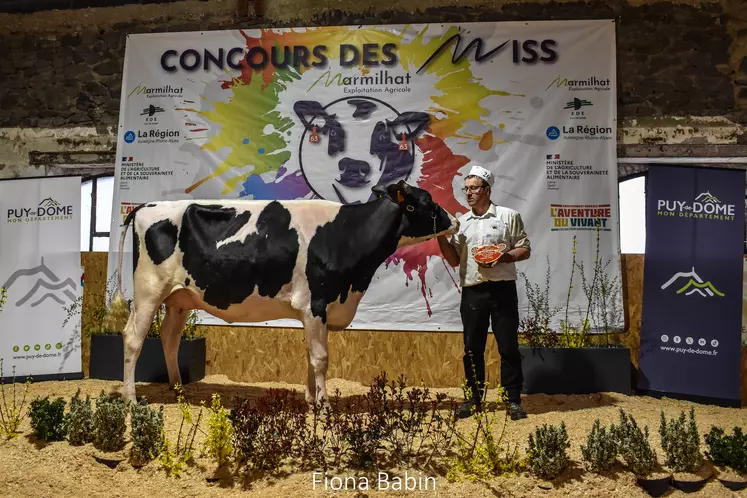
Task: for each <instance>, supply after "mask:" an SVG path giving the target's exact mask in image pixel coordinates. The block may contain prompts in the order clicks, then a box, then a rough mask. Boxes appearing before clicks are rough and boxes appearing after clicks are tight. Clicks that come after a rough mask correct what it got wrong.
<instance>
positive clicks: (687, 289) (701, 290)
mask: <svg viewBox="0 0 747 498" xmlns="http://www.w3.org/2000/svg"><path fill="white" fill-rule="evenodd" d="M701 195H703V194H701ZM709 195H710V194H709ZM682 278H687V279H688V280H687V282H685V284H684V285H682V287H680V288H679V289H677V294H682V293H684V294H685V295H686V296H689V295H691V294H700V295H701V296H702V297H713V296H719V297H724V296H725V295H726V294H724V293H723V292H720V291H719V290H718V289H716V287H714V285H713V284H712V283H711V282H710V281H708V282H704V281H703V279H702V278H700V276H699V275H698V274H697V273H695V267H693V269H692V271H690V272H678V273H675V274H674V275H673V276H672V278H670V279H669V280H667V282H666V283H665V284H664V285H662V286H661V288H662V290H664V289H666V288H667V287H669V286H670V285H672V284H674V283H675V282H676V281H677V280H680V279H682ZM681 282H682V281H681V280H680V283H681ZM677 285H679V284H677Z"/></svg>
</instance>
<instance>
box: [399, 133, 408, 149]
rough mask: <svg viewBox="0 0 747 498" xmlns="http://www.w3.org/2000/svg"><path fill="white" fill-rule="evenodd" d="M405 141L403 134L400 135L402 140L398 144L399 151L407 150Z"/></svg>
mask: <svg viewBox="0 0 747 498" xmlns="http://www.w3.org/2000/svg"><path fill="white" fill-rule="evenodd" d="M407 148H408V147H407V140H405V134H404V133H403V134H402V140H400V142H399V150H407Z"/></svg>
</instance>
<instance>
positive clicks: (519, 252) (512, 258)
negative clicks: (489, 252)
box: [477, 247, 529, 268]
mask: <svg viewBox="0 0 747 498" xmlns="http://www.w3.org/2000/svg"><path fill="white" fill-rule="evenodd" d="M528 257H529V250H528V249H525V248H523V247H517V248H514V249H511V250H510V251H506V252H504V253H503V254H501V257H500V258H498V259H496V260H495V261H493V262H492V263H487V264H485V263H477V264H478V266H481V267H482V268H493V267H495V266H497V265H500V264H504V263H516V262H517V261H522V260H524V259H527V258H528Z"/></svg>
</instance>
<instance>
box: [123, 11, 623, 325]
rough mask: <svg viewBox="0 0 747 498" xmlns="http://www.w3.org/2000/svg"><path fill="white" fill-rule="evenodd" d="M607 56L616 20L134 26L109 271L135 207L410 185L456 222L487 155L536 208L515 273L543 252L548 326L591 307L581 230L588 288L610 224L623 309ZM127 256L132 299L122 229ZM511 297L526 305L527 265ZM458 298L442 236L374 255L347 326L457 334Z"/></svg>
mask: <svg viewBox="0 0 747 498" xmlns="http://www.w3.org/2000/svg"><path fill="white" fill-rule="evenodd" d="M615 60H616V58H615V24H614V21H612V20H601V21H600V20H593V21H557V22H556V21H552V22H549V21H543V22H497V23H496V22H484V23H466V24H435V25H424V24H423V25H407V26H404V25H385V26H376V27H371V26H356V27H352V26H338V27H321V28H296V29H267V30H231V31H215V32H210V31H204V32H186V33H151V34H137V35H130V36H128V38H127V47H126V55H125V64H124V80H123V84H122V103H121V112H120V123H119V138H118V143H117V163H116V178H115V191H114V209H113V219H112V226H111V238H110V258H109V275H112V273H113V271H114V270H115V269H116V264H117V256H118V250H119V239H120V231H121V227H122V224H123V221H124V218H125V216H126V214H127V213H128V212H129V211H130V210H131V209H133V208H134V207H135V206H137V205H138V204H140V203H145V202H149V201H154V200H175V199H236V198H242V199H280V200H286V199H313V198H324V199H327V200H332V201H336V202H341V203H351V202H365V201H366V200H368V199H369V197H370V195H371V187H372V186H374V185H376V184H377V182H379V181H382V182H384V183H394V182H396V181H399V180H401V179H404V180H406V181H407V182H409V183H410V184H411V185H416V186H419V187H421V188H424V189H427V190H428V191H429V192H430V193H431V194H432V196H433V198H434V199H435V200H436V201H437V202H438V203H440V204H441V205H442V206H443V207H444V208H445V209H447V210H448V211H449V212H451V213H452V214H454V215H460V214H463V213H465V212H466V211H467V210H468V207H467V203H466V199H465V195H464V194H463V193H462V191H461V188H462V186H463V184H464V177H465V176H466V175H467V172H468V171H469V169H470V168H471V167H472V165H474V164H479V165H482V166H484V167H486V168H488V169H490V170H491V171H492V172H493V173H494V174H495V176H496V179H497V180H496V184H495V187H494V189H493V196H492V198H493V201H494V202H496V203H497V204H501V205H505V206H508V207H511V208H513V209H516V210H517V211H518V212H519V213H520V214H521V216H522V218H523V220H524V223H525V226H526V230H527V232H528V235H529V237H530V240H531V243H532V248H533V252H532V257H531V259H530V260H529V261H525V262H521V263H519V264H518V265H517V266H518V269H519V270H520V271H522V272H525V274H526V276H527V278H528V279H529V281H530V282H532V284H533V285H539V287H540V289H541V290H542V291H544V286H545V276H546V271H547V270H548V265H547V260H548V258H549V262H550V268H549V272H550V285H549V289H548V296H549V298H550V302H549V307H550V308H560V309H562V311H560V312H559V313H556V314H555V316H554V317H553V320H552V325H554V326H555V327H558V325H559V321H560V320H561V319H563V320H564V319H565V318H566V315H565V308H566V305H567V304H568V319H569V321H570V322H572V323H574V324H578V323H579V322H580V321H581V320H582V319H583V318H584V316H585V314H586V310H587V309H588V307H587V298H586V295H585V294H584V286H583V285H582V283H581V281H580V274H579V270H578V268H577V267H574V266H573V265H572V261H573V258H574V237H575V238H576V249H575V262H576V263H577V264H580V265H583V266H584V271H585V277H586V279H587V283H591V280H592V278H591V277H592V269H593V267H594V260H595V254H596V241H597V234H598V235H599V256H600V258H601V261H602V264H603V265H606V266H604V268H603V274H604V275H605V276H606V277H607V280H612V279H616V284H615V285H614V286H613V287H614V288H615V290H616V291H617V294H616V295H615V296H613V297H611V298H608V299H610V303H608V304H615V305H617V307H618V309H622V298H621V292H620V288H621V287H620V285H621V284H620V280H621V279H620V265H619V263H620V258H619V237H618V220H619V216H618V206H617V165H616V128H617V126H616V92H615V89H616V73H615ZM403 133H404V134H405V138H404V139H403V135H402V134H403ZM401 145H404V148H405V152H403V151H402V150H401V149H400V146H401ZM597 227H598V228H599V232H598V233H597ZM131 237H132V234H131V232H130V233H128V238H131ZM125 251H126V255H125V258H124V267H123V274H124V277H125V278H124V286H125V289H124V290H125V292H126V294H128V295H130V296H131V289H132V278H131V275H132V253H131V251H132V244H131V242H130V241H129V240H128V241H127V243H126V244H125ZM574 268H575V270H574V272H575V273H574V275H573V278H574V280H573V286H572V288H571V289H570V290H571V292H570V298H569V299H568V300H567V298H568V291H569V287H570V284H571V271H572V269H574ZM519 298H520V308H521V311H522V316H526V314H527V313H529V312H530V306H529V301H528V299H527V295H526V292H525V285H524V280H523V279H522V278H520V279H519ZM459 300H460V288H459V277H458V270H455V269H453V268H451V267H449V266H448V265H447V264H446V263H445V261H444V260H443V259H442V257H441V254H440V252H439V250H438V246H437V244H436V242H435V241H430V242H427V243H423V244H419V245H418V246H414V247H410V248H406V249H402V250H400V251H398V252H397V253H396V254H395V255H394V256H393V257H391V258H390V259H389V260H388V261H387V262H386V263H385V264H383V265H382V266H381V267H380V268H379V270H378V272H377V273H376V275H375V277H374V280H373V282H372V285H371V287H370V289H369V292H368V294H367V295H366V296H365V298H364V299H363V301H362V303H361V306H360V308H359V311H358V314H357V315H356V317H355V320H354V322H353V324H352V326H351V328H364V329H394V330H408V329H409V330H460V329H461V319H460V315H459ZM206 318H207V319H206V320H205V321H206V322H207V323H222V322H220V321H216V320H215V319H212V318H209V317H206ZM608 318H609V319H610V320H609V325H611V326H615V325H617V326H621V325H622V323H623V317H622V313H618V315H617V316H616V317H608ZM265 324H266V325H291V326H298V325H300V323H298V322H296V321H293V320H279V321H275V322H272V323H269V324H268V323H265Z"/></svg>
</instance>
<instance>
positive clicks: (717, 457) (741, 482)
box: [703, 426, 747, 491]
mask: <svg viewBox="0 0 747 498" xmlns="http://www.w3.org/2000/svg"><path fill="white" fill-rule="evenodd" d="M703 440H704V442H705V444H706V446H707V447H708V449H707V450H706V452H705V453H706V456H707V457H708V459H709V460H710V461H711V462H712V463H713V465H714V466H715V467H716V470H717V471H718V475H717V478H718V480H719V481H720V482H721V484H723V485H724V486H725V487H727V488H729V489H730V490H732V491H739V490H742V489H745V488H747V434H744V433H743V431H742V428H741V427H737V426H735V427H734V428H733V429H732V433H731V435H726V433H725V431H724V429H722V428H721V427H716V426H712V427H711V430H710V431H709V432H708V434H706V435H705V436H704V437H703Z"/></svg>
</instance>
